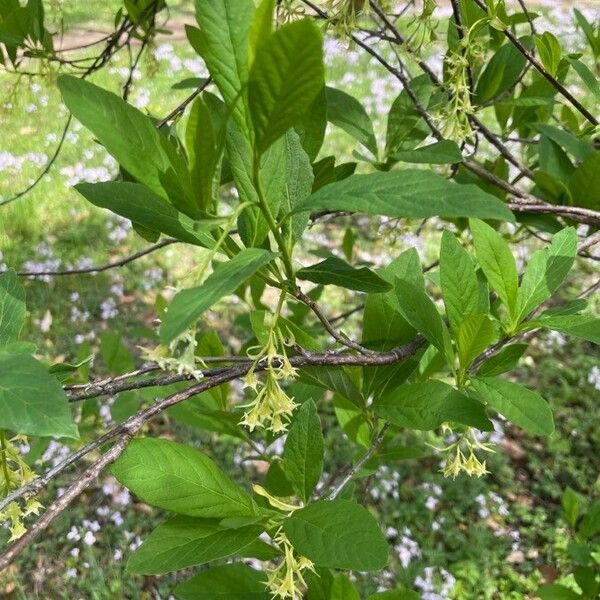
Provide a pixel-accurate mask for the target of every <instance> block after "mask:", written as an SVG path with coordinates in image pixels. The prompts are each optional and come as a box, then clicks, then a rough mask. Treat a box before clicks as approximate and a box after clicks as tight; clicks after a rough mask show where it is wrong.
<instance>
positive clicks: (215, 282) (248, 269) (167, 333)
mask: <svg viewBox="0 0 600 600" xmlns="http://www.w3.org/2000/svg"><path fill="white" fill-rule="evenodd" d="M275 256H276V255H275V254H273V253H272V252H268V251H267V250H261V249H259V248H246V249H245V250H242V251H241V252H240V253H239V254H236V255H235V256H234V257H233V258H232V259H230V260H229V261H227V262H226V263H223V264H221V265H219V266H218V267H217V268H216V269H215V270H214V271H213V273H211V274H210V275H209V276H208V278H207V279H206V281H205V282H204V283H203V284H202V285H200V286H198V287H195V288H191V289H188V290H183V291H181V292H179V293H178V294H177V295H176V296H175V298H173V301H172V302H171V304H170V305H169V307H168V309H167V311H166V312H165V314H164V317H163V321H162V324H161V326H160V338H161V341H162V342H163V343H167V342H170V341H171V340H172V339H174V338H175V337H177V336H178V335H180V334H181V333H183V332H184V331H185V330H186V329H187V328H188V327H190V326H191V325H192V324H193V323H195V322H196V320H197V319H199V318H200V316H201V315H202V313H204V311H205V310H207V309H209V308H210V307H211V306H212V305H213V304H215V302H217V301H218V300H220V299H221V298H222V297H223V296H228V295H229V294H233V292H234V291H235V290H236V288H237V287H238V286H240V285H241V284H242V283H244V281H246V279H248V278H249V277H251V276H252V275H254V273H256V271H258V270H259V269H260V268H261V267H264V266H265V265H266V264H268V263H269V262H271V261H272V260H273V258H275Z"/></svg>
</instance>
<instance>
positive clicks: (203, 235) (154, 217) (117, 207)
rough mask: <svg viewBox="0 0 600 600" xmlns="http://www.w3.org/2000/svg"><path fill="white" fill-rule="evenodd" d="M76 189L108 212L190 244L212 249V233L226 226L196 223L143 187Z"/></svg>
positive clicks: (127, 184)
mask: <svg viewBox="0 0 600 600" xmlns="http://www.w3.org/2000/svg"><path fill="white" fill-rule="evenodd" d="M75 189H76V190H77V191H78V192H79V193H80V194H81V195H82V196H83V197H84V198H85V199H86V200H88V202H91V203H92V204H94V205H95V206H99V207H100V208H107V209H108V210H110V211H112V212H114V213H115V214H117V215H120V216H122V217H125V218H126V219H129V220H130V221H132V222H133V223H137V224H138V225H141V226H142V227H146V228H147V229H150V230H152V231H157V232H160V233H164V234H166V235H169V236H171V237H174V238H176V239H178V240H181V241H182V242H187V243H188V244H195V245H197V246H204V247H208V248H210V247H212V246H213V245H214V243H215V241H214V239H213V238H212V237H211V236H210V234H209V232H210V231H211V230H214V229H216V228H217V227H219V226H220V225H222V224H223V219H216V220H214V221H208V220H202V221H195V220H194V219H190V217H188V216H187V215H184V214H183V213H181V212H179V211H178V210H177V209H176V208H174V207H173V206H172V205H171V204H169V203H168V202H166V201H165V200H164V199H163V198H161V197H160V196H158V195H156V194H155V193H154V192H153V191H152V190H151V189H150V188H147V187H146V186H145V185H142V184H140V183H130V182H127V181H106V182H101V183H80V184H78V185H76V186H75Z"/></svg>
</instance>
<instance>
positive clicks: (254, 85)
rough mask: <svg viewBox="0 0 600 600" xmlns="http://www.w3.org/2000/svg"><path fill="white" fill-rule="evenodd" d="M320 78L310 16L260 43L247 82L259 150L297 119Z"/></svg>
mask: <svg viewBox="0 0 600 600" xmlns="http://www.w3.org/2000/svg"><path fill="white" fill-rule="evenodd" d="M324 79H325V74H324V67H323V49H322V38H321V33H320V31H319V28H318V27H317V26H316V25H315V24H314V23H313V22H312V19H302V20H300V21H295V22H293V23H288V24H286V25H283V26H282V27H280V28H279V29H278V30H277V31H275V32H274V33H273V34H271V36H270V37H269V38H268V39H266V40H264V41H263V43H262V44H261V45H260V46H259V47H258V49H257V51H256V57H255V59H254V64H253V65H252V69H251V71H250V79H249V81H248V101H249V106H250V114H251V116H252V123H253V124H254V131H255V136H256V147H257V149H258V151H259V153H261V154H262V153H263V152H264V151H265V150H266V149H267V148H268V147H269V146H270V145H271V144H272V143H273V142H275V140H277V139H278V138H280V137H281V136H282V135H283V134H284V133H285V132H286V131H287V130H288V129H289V128H290V127H293V126H294V125H295V124H296V123H298V122H299V121H300V120H301V118H302V116H303V115H304V114H305V113H306V112H307V110H308V107H309V106H310V104H311V103H312V102H313V101H314V100H315V98H316V97H317V96H318V94H319V92H320V91H321V89H322V88H323V85H324Z"/></svg>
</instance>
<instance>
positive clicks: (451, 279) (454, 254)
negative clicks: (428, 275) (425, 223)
mask: <svg viewBox="0 0 600 600" xmlns="http://www.w3.org/2000/svg"><path fill="white" fill-rule="evenodd" d="M440 284H441V288H442V297H443V299H444V305H445V306H446V315H447V316H448V321H449V322H450V326H451V327H452V329H453V331H454V332H455V333H456V332H458V330H459V327H460V324H461V323H462V321H463V320H464V319H465V318H466V317H468V316H470V315H475V314H477V313H480V312H482V308H483V307H482V306H481V302H480V293H479V282H478V280H477V273H476V272H475V266H474V264H473V261H472V260H471V257H470V256H469V254H468V252H467V251H466V250H465V249H464V248H463V247H462V246H461V244H460V242H459V241H458V240H457V239H456V237H455V236H454V235H453V234H452V233H450V232H449V231H448V230H445V231H444V233H443V234H442V243H441V247H440Z"/></svg>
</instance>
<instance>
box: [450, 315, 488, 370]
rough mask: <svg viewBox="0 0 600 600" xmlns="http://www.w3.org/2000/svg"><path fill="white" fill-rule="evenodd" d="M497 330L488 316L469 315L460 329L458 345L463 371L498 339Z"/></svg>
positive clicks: (457, 339) (457, 337)
mask: <svg viewBox="0 0 600 600" xmlns="http://www.w3.org/2000/svg"><path fill="white" fill-rule="evenodd" d="M496 337H497V334H496V328H495V327H494V324H493V322H492V320H491V319H490V318H489V317H488V316H487V315H481V314H480V315H469V316H468V317H467V318H466V319H464V320H463V322H462V323H461V324H460V327H459V328H458V334H457V336H456V345H457V347H458V358H459V361H460V365H461V367H462V368H463V369H467V368H469V366H470V365H471V363H472V362H473V361H474V360H475V359H476V358H477V357H478V356H479V355H480V354H481V353H482V352H483V351H484V350H485V349H486V348H487V347H488V346H489V345H491V344H492V342H494V340H495V339H496Z"/></svg>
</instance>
